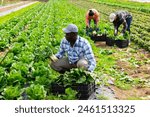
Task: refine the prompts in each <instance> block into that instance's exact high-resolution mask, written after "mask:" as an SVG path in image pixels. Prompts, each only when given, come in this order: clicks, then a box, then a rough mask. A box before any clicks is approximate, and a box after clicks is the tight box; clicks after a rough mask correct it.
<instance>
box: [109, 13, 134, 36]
mask: <svg viewBox="0 0 150 117" xmlns="http://www.w3.org/2000/svg"><path fill="white" fill-rule="evenodd" d="M109 20H110V22H113V24H114V35H117V34H118V28H119V26H120V25H121V24H123V29H122V31H121V33H122V34H124V33H125V31H126V30H127V31H129V33H130V25H131V22H132V15H131V14H130V13H128V12H127V11H117V12H115V13H111V14H110V15H109Z"/></svg>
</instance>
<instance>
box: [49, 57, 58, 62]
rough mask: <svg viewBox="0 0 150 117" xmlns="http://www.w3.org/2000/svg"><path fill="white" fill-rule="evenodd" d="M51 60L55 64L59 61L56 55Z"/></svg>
mask: <svg viewBox="0 0 150 117" xmlns="http://www.w3.org/2000/svg"><path fill="white" fill-rule="evenodd" d="M50 58H51V60H52V61H53V62H56V61H57V60H58V58H57V57H56V56H55V55H52V56H51V57H50Z"/></svg>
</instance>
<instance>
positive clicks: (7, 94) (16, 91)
mask: <svg viewBox="0 0 150 117" xmlns="http://www.w3.org/2000/svg"><path fill="white" fill-rule="evenodd" d="M22 93H23V90H22V89H20V87H19V86H15V87H13V86H8V87H6V88H4V91H3V92H2V97H3V99H6V100H17V99H19V98H20V96H21V94H22Z"/></svg>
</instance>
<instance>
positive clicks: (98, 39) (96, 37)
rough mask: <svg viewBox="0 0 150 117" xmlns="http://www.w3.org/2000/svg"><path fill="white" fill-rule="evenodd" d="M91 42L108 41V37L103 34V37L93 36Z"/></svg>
mask: <svg viewBox="0 0 150 117" xmlns="http://www.w3.org/2000/svg"><path fill="white" fill-rule="evenodd" d="M90 38H91V40H93V41H106V35H104V34H102V35H94V36H93V35H92V36H90Z"/></svg>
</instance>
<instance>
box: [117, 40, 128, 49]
mask: <svg viewBox="0 0 150 117" xmlns="http://www.w3.org/2000/svg"><path fill="white" fill-rule="evenodd" d="M115 44H116V46H117V47H119V48H125V47H128V45H129V40H128V39H126V40H116V41H115Z"/></svg>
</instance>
